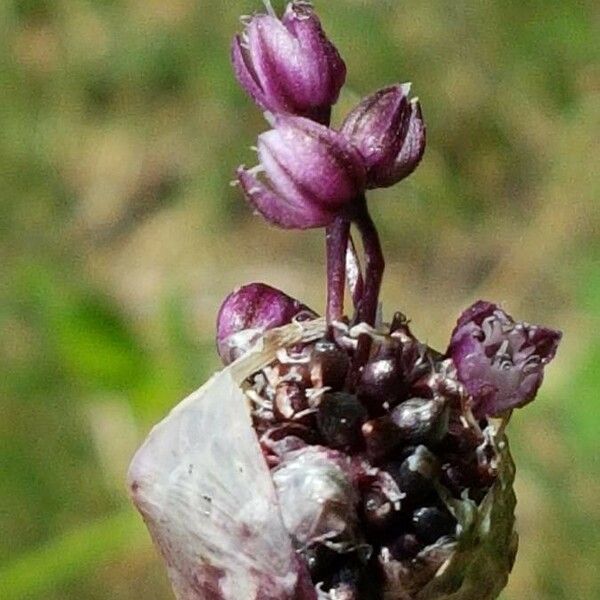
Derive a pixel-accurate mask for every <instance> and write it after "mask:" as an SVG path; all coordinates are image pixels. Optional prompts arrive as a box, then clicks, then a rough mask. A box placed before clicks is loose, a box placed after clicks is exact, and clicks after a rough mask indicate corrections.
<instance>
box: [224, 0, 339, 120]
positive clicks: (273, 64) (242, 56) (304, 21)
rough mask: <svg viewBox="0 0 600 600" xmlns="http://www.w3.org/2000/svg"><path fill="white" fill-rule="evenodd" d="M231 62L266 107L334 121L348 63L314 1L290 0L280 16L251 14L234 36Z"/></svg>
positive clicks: (241, 80) (242, 80)
mask: <svg viewBox="0 0 600 600" xmlns="http://www.w3.org/2000/svg"><path fill="white" fill-rule="evenodd" d="M232 60H233V66H234V69H235V74H236V77H237V79H238V81H239V82H240V84H241V85H242V87H243V88H244V89H245V90H246V91H247V92H248V93H249V94H250V96H252V98H253V99H254V101H255V102H256V103H257V104H258V105H259V106H261V107H262V108H263V109H264V110H267V111H271V112H273V113H289V114H294V115H300V116H305V117H309V118H311V119H314V120H315V121H318V122H320V123H324V124H328V123H329V117H330V114H331V106H332V105H333V104H335V102H336V101H337V98H338V96H339V92H340V89H341V87H342V86H343V85H344V81H345V79H346V65H345V64H344V61H343V60H342V59H341V57H340V55H339V54H338V52H337V50H336V49H335V47H334V46H333V44H332V43H331V42H330V41H329V40H328V39H327V37H326V35H325V33H324V32H323V29H322V27H321V23H320V21H319V18H318V17H317V15H316V14H315V12H314V10H313V9H312V6H311V5H310V3H309V2H300V1H295V2H291V3H290V4H288V6H287V8H286V10H285V13H284V15H283V17H282V19H281V20H279V19H278V18H277V17H276V16H275V15H274V14H268V15H265V14H260V15H255V16H253V17H252V18H250V19H249V21H248V22H247V24H246V28H245V31H244V32H243V33H242V34H241V35H237V36H236V37H235V38H234V40H233V48H232Z"/></svg>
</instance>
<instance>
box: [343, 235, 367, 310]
mask: <svg viewBox="0 0 600 600" xmlns="http://www.w3.org/2000/svg"><path fill="white" fill-rule="evenodd" d="M346 281H347V283H348V287H349V288H350V293H351V295H352V302H353V304H354V311H355V313H356V315H355V316H358V310H359V307H360V302H361V300H362V297H363V293H364V287H365V282H364V279H363V275H362V271H361V266H360V261H359V259H358V253H357V252H356V246H355V245H354V240H353V239H352V235H350V237H349V238H348V248H347V250H346Z"/></svg>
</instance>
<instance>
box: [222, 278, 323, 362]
mask: <svg viewBox="0 0 600 600" xmlns="http://www.w3.org/2000/svg"><path fill="white" fill-rule="evenodd" d="M303 315H305V316H306V317H307V318H314V317H315V316H316V314H315V313H314V312H313V311H312V310H310V308H307V307H306V306H304V304H301V303H300V302H298V300H294V298H291V297H290V296H288V295H287V294H284V293H283V292H282V291H280V290H278V289H275V288H273V287H271V286H269V285H266V284H264V283H250V284H248V285H244V286H242V287H241V288H239V289H237V290H235V291H234V292H232V293H231V294H229V296H227V298H225V301H224V302H223V304H222V305H221V308H220V310H219V315H218V317H217V348H218V351H219V355H220V357H221V359H222V360H223V362H224V363H225V364H229V363H230V362H232V361H233V360H235V359H236V358H237V357H238V356H240V355H241V354H243V353H244V352H246V351H248V350H249V349H250V347H251V346H252V344H253V343H254V341H255V340H256V338H257V336H260V335H261V334H262V333H264V332H265V331H266V330H268V329H273V328H274V327H281V326H282V325H286V324H287V323H290V322H291V321H292V319H294V317H299V316H303Z"/></svg>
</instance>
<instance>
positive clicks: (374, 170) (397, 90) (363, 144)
mask: <svg viewBox="0 0 600 600" xmlns="http://www.w3.org/2000/svg"><path fill="white" fill-rule="evenodd" d="M409 91H410V84H409V83H404V84H402V85H393V86H390V87H386V88H383V89H381V90H379V91H377V92H375V93H374V94H372V95H370V96H368V97H367V98H365V99H364V100H363V101H362V102H361V103H360V104H359V105H358V106H357V107H356V108H355V109H354V110H353V111H352V112H351V113H350V114H349V115H348V117H346V120H345V121H344V124H343V125H342V129H341V131H342V133H343V134H344V135H345V136H346V137H347V138H348V139H349V140H350V141H351V142H352V143H353V144H354V145H355V146H356V147H357V148H358V149H359V150H360V152H361V154H362V156H363V158H364V160H365V163H366V167H367V186H368V187H370V188H377V187H389V186H391V185H394V184H395V183H398V182H399V181H400V180H401V179H404V178H405V177H408V175H410V174H411V173H412V172H413V171H414V170H415V168H416V167H417V165H418V164H419V162H420V161H421V158H422V157H423V153H424V152H425V124H424V122H423V115H422V114H421V105H420V104H419V102H418V100H416V99H413V100H410V99H409Z"/></svg>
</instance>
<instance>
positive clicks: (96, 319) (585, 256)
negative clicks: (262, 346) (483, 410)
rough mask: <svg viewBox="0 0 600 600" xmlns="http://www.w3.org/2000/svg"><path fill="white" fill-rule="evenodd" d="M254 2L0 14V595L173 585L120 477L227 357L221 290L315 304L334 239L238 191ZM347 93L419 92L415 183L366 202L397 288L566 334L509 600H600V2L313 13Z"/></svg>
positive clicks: (549, 390)
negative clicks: (237, 70)
mask: <svg viewBox="0 0 600 600" xmlns="http://www.w3.org/2000/svg"><path fill="white" fill-rule="evenodd" d="M258 4H259V3H258V1H256V2H255V1H250V0H244V1H243V2H242V1H241V0H232V1H231V2H227V3H222V2H216V1H212V2H209V1H208V0H171V1H170V2H168V3H165V2H159V1H158V0H145V1H143V2H142V1H141V0H96V1H92V0H68V1H67V0H52V1H50V0H7V1H6V2H3V3H1V4H0V90H2V92H1V94H0V131H1V132H2V134H1V135H0V174H1V176H0V198H1V200H0V201H1V202H2V209H1V210H0V230H1V232H2V235H1V236H0V253H1V257H2V259H1V261H0V270H1V273H0V275H1V281H2V285H1V286H0V332H1V333H2V340H3V343H2V345H0V408H1V411H2V419H1V420H0V472H1V473H2V485H1V486H0V597H2V598H7V599H8V598H10V599H15V600H17V599H32V600H37V599H41V598H44V599H45V600H55V599H56V600H59V599H60V600H65V599H68V598H77V599H80V598H86V599H91V600H95V599H98V600H107V599H111V600H113V599H116V600H119V599H133V598H145V599H146V600H151V599H157V600H158V599H166V598H169V597H170V594H169V591H168V587H167V585H166V581H165V577H164V573H163V569H162V566H161V565H159V563H158V561H157V560H156V558H155V555H154V553H153V552H152V550H151V549H150V547H149V540H148V538H147V536H146V535H145V534H144V533H143V530H142V527H141V524H140V521H139V520H138V518H137V516H136V515H135V514H134V513H133V511H132V510H130V509H129V504H128V501H127V499H126V494H125V490H124V471H125V467H126V464H127V461H128V459H129V457H130V455H131V453H132V452H133V449H134V448H135V446H136V445H137V444H138V443H139V441H140V440H141V439H142V437H143V435H144V434H145V432H146V431H147V430H148V428H149V427H150V425H151V424H152V423H153V422H155V421H156V420H157V419H158V418H160V416H161V415H163V414H164V413H165V412H166V411H167V410H168V409H169V408H170V407H171V406H173V405H174V404H175V403H176V402H177V400H178V399H179V398H181V397H182V396H183V395H184V394H186V393H187V392H189V391H190V390H191V389H193V388H194V387H197V386H198V385H199V384H200V383H201V382H202V381H203V379H204V378H205V377H206V376H207V374H208V373H209V372H210V371H211V369H213V368H214V367H215V366H216V358H215V355H214V351H213V348H212V335H213V319H214V315H215V312H216V309H217V307H218V304H219V301H220V299H221V298H222V297H223V296H224V295H225V294H226V293H227V292H228V291H229V290H230V289H231V288H232V287H233V286H234V285H237V284H239V283H242V282H245V281H248V280H261V279H262V280H266V281H268V282H269V283H272V284H274V285H278V286H280V287H282V288H284V289H286V290H287V291H288V292H289V293H291V294H293V295H296V296H298V297H302V298H303V299H305V300H306V301H307V302H309V303H310V304H311V305H313V306H314V307H316V308H318V307H320V306H322V303H323V297H324V292H323V283H322V282H323V268H322V265H323V256H322V254H323V253H322V234H321V232H306V233H298V232H297V233H285V232H280V231H275V230H273V229H271V228H269V227H267V226H266V225H265V224H264V223H262V222H260V221H259V220H258V219H255V218H253V217H252V216H251V214H250V211H249V210H248V208H247V207H246V206H245V205H244V203H243V201H242V200H241V198H240V195H239V191H238V190H235V189H232V188H231V187H229V186H228V182H229V180H230V179H231V176H232V171H233V169H234V168H235V166H236V165H237V164H239V163H240V162H250V161H252V160H253V157H252V153H251V152H250V151H249V150H248V147H249V146H250V145H251V144H252V142H253V139H254V137H255V136H256V134H257V133H258V132H259V131H261V130H262V129H264V127H265V124H264V123H263V121H262V120H261V117H260V115H259V114H258V112H257V111H256V110H255V109H254V107H252V106H251V104H250V102H249V101H248V100H247V99H246V98H245V97H244V95H243V93H242V92H241V91H240V90H239V89H238V88H237V87H236V85H235V82H234V81H233V78H232V75H231V71H230V68H229V64H228V44H229V39H230V37H231V35H232V33H233V32H234V31H235V30H236V29H237V27H238V23H237V16H238V15H240V14H243V13H249V12H251V11H252V10H255V9H257V8H258V7H259V6H258ZM317 5H318V8H319V10H320V12H321V13H322V16H323V21H324V22H325V24H326V28H327V29H328V31H329V32H330V33H331V35H332V37H334V38H335V40H336V41H337V43H338V45H339V47H340V49H341V51H342V53H343V54H344V56H345V57H346V59H347V63H348V66H349V88H350V91H347V92H346V93H345V94H344V96H343V98H342V101H341V103H340V107H339V110H338V112H337V115H336V118H338V119H339V118H340V116H341V115H342V114H343V111H344V110H345V109H347V108H348V107H350V106H351V105H352V103H353V102H354V101H356V99H357V96H358V95H360V94H362V93H366V92H368V91H370V90H372V89H373V88H376V87H378V86H381V85H383V84H385V83H389V82H393V81H398V80H411V81H413V85H414V90H415V92H416V93H417V94H418V95H419V96H420V97H421V100H422V103H423V105H424V109H425V114H426V118H427V122H428V126H429V148H428V152H427V155H426V159H425V161H424V163H423V165H422V166H421V167H420V169H419V171H418V172H417V173H416V174H415V175H414V176H413V177H411V178H410V179H409V180H408V181H406V182H404V183H403V184H402V185H401V186H399V187H398V188H394V189H393V190H386V191H380V192H376V193H374V194H373V195H372V202H371V203H372V206H373V210H374V213H375V217H376V219H377V221H378V223H379V224H380V225H381V229H382V233H383V237H384V245H385V249H386V254H387V258H388V273H387V277H386V283H385V286H384V291H383V299H384V303H385V305H386V307H388V311H391V310H392V309H395V308H402V309H403V310H405V312H407V314H409V315H410V316H411V317H412V318H413V321H414V326H415V329H416V331H417V332H418V333H419V334H420V335H423V336H424V337H426V338H427V339H429V340H430V341H431V343H433V344H436V345H438V346H440V347H443V345H444V344H445V342H446V339H447V335H448V328H449V326H450V325H451V322H452V319H453V318H454V317H455V315H456V313H457V311H458V310H459V309H460V308H461V307H463V306H464V305H466V304H467V303H469V302H471V301H472V300H473V299H475V297H476V296H481V295H484V296H487V297H492V298H494V299H497V300H499V301H503V302H505V304H506V306H507V308H508V309H509V310H510V311H511V312H513V313H515V314H517V315H519V316H522V317H524V318H529V319H531V320H536V321H540V322H545V323H548V324H550V325H554V326H560V327H562V328H563V329H564V330H565V339H564V344H563V347H562V348H561V351H560V353H559V356H558V358H557V361H556V363H555V364H553V366H552V367H551V369H550V370H549V373H548V378H547V384H546V387H545V389H544V391H543V392H542V394H541V396H540V398H539V400H538V401H537V403H536V404H535V405H533V406H532V407H531V408H529V409H528V410H526V411H523V412H522V413H520V414H518V415H515V419H514V422H513V423H512V424H511V428H512V437H513V447H514V450H515V454H516V458H517V461H518V464H519V467H520V470H519V478H518V487H519V498H520V503H519V528H520V531H521V538H522V545H521V552H520V554H519V558H518V560H517V565H516V567H515V572H514V575H513V578H512V579H511V583H510V585H509V588H508V589H507V591H506V593H505V594H504V598H505V599H506V600H511V599H517V598H518V599H519V600H523V599H529V598H531V599H536V600H562V599H565V600H566V599H569V600H570V599H572V598H577V599H582V600H587V599H590V600H594V599H596V598H598V597H600V577H599V576H598V572H597V569H596V568H595V565H596V564H597V563H598V561H600V543H599V536H598V527H599V524H600V514H599V512H600V511H599V508H598V507H599V506H600V503H598V500H597V499H598V497H600V488H599V484H598V481H600V479H599V477H600V469H599V465H598V459H597V452H596V447H597V434H596V432H597V431H598V428H599V427H600V412H599V411H598V408H597V401H596V400H597V397H598V392H597V390H598V389H599V388H600V375H599V373H600V371H599V370H598V369H597V364H598V361H599V360H600V346H599V345H598V337H597V331H598V326H599V325H600V323H599V321H598V314H600V280H599V278H598V273H599V270H598V264H599V263H600V244H599V241H598V237H597V232H598V230H599V225H600V223H599V221H600V219H599V214H598V210H597V206H596V204H595V199H596V198H597V197H598V192H599V191H600V190H599V178H598V174H597V163H596V161H597V156H598V131H600V109H599V106H600V103H599V101H598V100H599V83H600V75H599V60H598V59H599V56H598V45H597V40H596V39H595V38H596V36H595V30H596V29H597V25H598V20H599V14H598V9H597V6H595V3H593V2H591V1H585V0H584V1H575V0H570V1H565V2H560V3H559V2H547V1H542V0H530V1H529V2H516V1H513V0H508V1H503V2H499V1H498V2H485V3H483V2H482V3H473V2H470V3H469V2H454V3H448V2H444V1H442V0H426V1H423V2H412V3H408V2H407V3H399V2H393V1H391V0H384V1H377V2H375V1H374V0H373V1H368V0H366V1H361V2H358V1H355V0H336V2H329V3H326V2H317Z"/></svg>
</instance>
